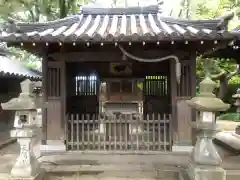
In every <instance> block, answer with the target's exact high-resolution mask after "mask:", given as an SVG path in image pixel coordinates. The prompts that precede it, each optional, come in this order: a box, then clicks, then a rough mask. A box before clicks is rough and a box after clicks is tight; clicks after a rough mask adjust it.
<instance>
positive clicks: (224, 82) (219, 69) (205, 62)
mask: <svg viewBox="0 0 240 180" xmlns="http://www.w3.org/2000/svg"><path fill="white" fill-rule="evenodd" d="M181 6H182V8H181V10H180V13H179V14H178V16H179V17H183V18H190V16H189V14H191V18H192V19H213V18H216V17H219V16H221V15H222V14H224V13H226V12H230V11H232V10H233V9H238V8H240V2H239V1H236V0H199V1H191V2H190V0H182V3H181ZM234 20H235V21H233V22H232V24H231V26H233V27H236V26H237V25H238V24H239V21H238V19H234ZM206 74H209V75H210V76H211V77H212V79H213V80H215V81H217V82H218V84H219V88H218V90H217V95H218V97H219V98H224V97H225V95H226V94H227V92H228V87H229V81H230V80H231V79H232V78H233V77H234V76H236V75H238V74H240V68H239V66H237V65H236V63H235V62H234V60H230V59H219V58H208V59H206V58H202V57H197V80H198V82H200V81H201V79H202V78H204V76H206ZM237 82H239V81H237Z"/></svg>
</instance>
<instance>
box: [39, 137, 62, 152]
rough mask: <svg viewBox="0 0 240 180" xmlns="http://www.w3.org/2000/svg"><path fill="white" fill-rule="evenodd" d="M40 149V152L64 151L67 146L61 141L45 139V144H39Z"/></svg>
mask: <svg viewBox="0 0 240 180" xmlns="http://www.w3.org/2000/svg"><path fill="white" fill-rule="evenodd" d="M40 151H41V153H42V152H66V151H67V147H66V145H65V144H64V143H63V142H62V141H58V140H56V141H54V140H47V144H46V145H40Z"/></svg>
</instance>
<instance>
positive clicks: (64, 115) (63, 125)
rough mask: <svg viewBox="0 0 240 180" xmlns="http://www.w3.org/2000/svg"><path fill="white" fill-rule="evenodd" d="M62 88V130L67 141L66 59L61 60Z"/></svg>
mask: <svg viewBox="0 0 240 180" xmlns="http://www.w3.org/2000/svg"><path fill="white" fill-rule="evenodd" d="M60 76H61V77H60V81H61V82H60V86H61V91H62V92H61V93H60V96H61V113H62V116H61V129H62V132H61V133H62V138H63V140H65V141H66V132H67V129H66V126H67V124H66V123H67V122H66V121H67V120H66V61H65V59H61V65H60Z"/></svg>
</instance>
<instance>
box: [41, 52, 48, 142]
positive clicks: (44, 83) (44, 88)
mask: <svg viewBox="0 0 240 180" xmlns="http://www.w3.org/2000/svg"><path fill="white" fill-rule="evenodd" d="M47 61H48V56H46V55H45V56H44V57H43V58H42V93H43V95H42V98H43V107H42V134H43V135H42V144H43V145H45V144H46V141H47V123H48V122H47V109H46V108H47V107H46V102H47V97H48V94H47Z"/></svg>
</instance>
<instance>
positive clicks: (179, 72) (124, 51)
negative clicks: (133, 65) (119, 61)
mask: <svg viewBox="0 0 240 180" xmlns="http://www.w3.org/2000/svg"><path fill="white" fill-rule="evenodd" d="M118 47H119V49H120V50H121V51H122V53H123V54H124V55H125V56H127V57H129V58H131V59H133V60H136V61H139V62H161V61H165V60H168V59H173V60H175V62H176V64H175V68H176V77H177V82H178V83H180V79H181V63H180V62H179V59H178V57H177V56H175V55H169V56H165V57H161V58H153V59H143V58H140V57H137V56H134V55H132V54H130V53H129V52H127V51H126V50H125V49H124V48H123V47H122V46H121V45H118Z"/></svg>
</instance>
